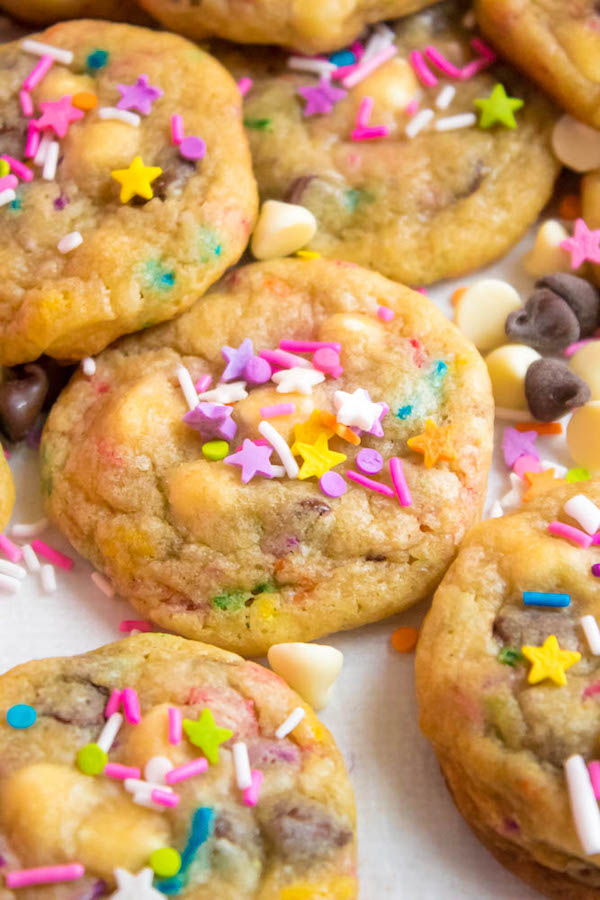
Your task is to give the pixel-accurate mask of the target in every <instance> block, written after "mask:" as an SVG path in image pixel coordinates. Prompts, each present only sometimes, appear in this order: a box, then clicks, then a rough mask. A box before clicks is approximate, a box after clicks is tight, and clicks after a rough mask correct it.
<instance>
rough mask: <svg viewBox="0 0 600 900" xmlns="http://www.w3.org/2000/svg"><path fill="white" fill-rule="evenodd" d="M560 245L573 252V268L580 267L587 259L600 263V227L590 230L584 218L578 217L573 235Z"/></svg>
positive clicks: (568, 251)
mask: <svg viewBox="0 0 600 900" xmlns="http://www.w3.org/2000/svg"><path fill="white" fill-rule="evenodd" d="M560 246H561V248H562V249H563V250H566V251H567V253H570V254H571V268H572V269H578V268H579V266H580V265H581V264H582V263H584V262H585V261H586V260H589V261H590V262H593V263H600V228H596V229H595V231H590V229H589V228H588V227H587V225H586V224H585V222H584V221H583V219H577V221H576V222H575V231H574V234H573V237H570V238H566V240H564V241H561V243H560Z"/></svg>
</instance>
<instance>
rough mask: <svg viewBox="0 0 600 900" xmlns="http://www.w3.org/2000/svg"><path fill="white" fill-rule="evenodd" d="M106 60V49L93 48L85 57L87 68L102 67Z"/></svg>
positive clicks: (93, 69) (94, 69)
mask: <svg viewBox="0 0 600 900" xmlns="http://www.w3.org/2000/svg"><path fill="white" fill-rule="evenodd" d="M107 62H108V50H93V51H92V52H91V53H89V54H88V57H87V59H86V63H87V67H88V69H91V70H92V71H96V70H97V69H103V68H104V66H105V65H106V63H107Z"/></svg>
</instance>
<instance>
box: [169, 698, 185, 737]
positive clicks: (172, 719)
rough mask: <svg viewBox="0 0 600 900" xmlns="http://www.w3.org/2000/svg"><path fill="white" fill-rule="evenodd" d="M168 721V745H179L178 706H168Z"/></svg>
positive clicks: (179, 722)
mask: <svg viewBox="0 0 600 900" xmlns="http://www.w3.org/2000/svg"><path fill="white" fill-rule="evenodd" d="M167 716H168V719H169V743H170V744H180V743H181V733H182V730H181V710H180V709H179V707H178V706H170V707H169V711H168V713H167Z"/></svg>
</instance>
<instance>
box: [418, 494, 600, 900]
mask: <svg viewBox="0 0 600 900" xmlns="http://www.w3.org/2000/svg"><path fill="white" fill-rule="evenodd" d="M599 527H600V483H599V482H598V481H586V482H580V483H578V484H571V485H564V486H562V487H558V488H554V489H552V490H549V491H548V492H546V493H544V494H543V495H542V496H539V497H538V499H537V500H533V501H530V502H529V503H526V504H525V506H524V507H523V508H522V509H521V510H520V511H518V512H517V513H515V514H514V515H509V516H504V517H502V518H499V519H490V520H489V521H487V522H484V523H483V524H482V525H479V526H477V527H476V528H474V529H473V530H472V531H471V533H470V534H469V535H468V536H467V538H466V540H465V541H464V543H463V544H462V546H461V549H460V551H459V555H458V558H457V560H456V562H455V563H454V565H453V566H452V567H451V568H450V570H449V572H448V573H447V575H446V577H445V578H444V580H443V582H442V584H441V585H440V587H439V588H438V591H437V593H436V595H435V597H434V601H433V606H432V609H431V612H430V613H429V614H428V616H427V618H426V620H425V624H424V626H423V629H422V631H421V635H420V639H419V644H418V648H417V662H416V668H417V694H418V700H419V707H420V722H421V728H422V729H423V731H424V733H425V735H426V736H427V737H428V738H429V739H430V740H431V741H432V743H433V746H434V748H435V751H436V753H437V756H438V759H439V762H440V765H441V767H442V771H443V773H444V776H445V778H446V781H447V783H448V787H449V789H450V792H451V793H452V795H453V797H454V800H455V801H456V804H457V806H458V808H459V810H460V812H461V813H462V814H463V816H464V817H465V818H466V820H467V821H468V822H469V824H470V825H471V827H472V828H473V830H474V831H475V833H476V834H477V836H478V837H479V838H480V839H481V840H482V841H483V843H484V844H485V845H486V846H487V847H488V848H489V849H490V850H491V851H492V853H493V854H494V855H495V856H496V857H497V858H498V859H499V860H500V862H502V863H504V865H506V866H507V867H508V868H509V869H511V870H512V871H513V872H514V873H515V874H517V875H519V876H520V877H521V878H523V879H525V880H526V881H528V882H529V883H531V884H532V885H534V886H535V887H536V888H537V889H538V890H540V891H541V892H542V893H543V894H544V896H547V897H556V898H566V897H568V898H569V900H592V898H594V897H597V896H598V891H599V890H600V807H599V806H598V799H597V798H598V797H599V796H600V780H599V772H600V762H599V761H598V733H599V730H600V707H599V705H598V692H599V690H600V681H599V679H598V667H599V664H598V660H599V659H600V656H599V654H600V631H599V627H598V625H599V622H600V579H599V576H600V552H599V550H598V546H597V538H598V529H599ZM513 895H514V894H513ZM514 896H516V895H514Z"/></svg>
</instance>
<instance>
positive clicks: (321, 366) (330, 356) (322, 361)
mask: <svg viewBox="0 0 600 900" xmlns="http://www.w3.org/2000/svg"><path fill="white" fill-rule="evenodd" d="M313 366H314V367H315V369H318V370H319V372H325V373H326V374H328V375H335V373H336V372H337V370H338V369H339V367H340V354H339V353H336V351H335V350H333V349H332V348H331V347H319V349H318V350H315V352H314V354H313Z"/></svg>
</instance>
